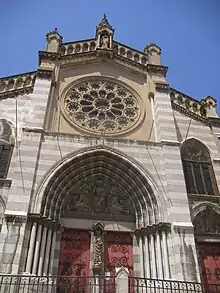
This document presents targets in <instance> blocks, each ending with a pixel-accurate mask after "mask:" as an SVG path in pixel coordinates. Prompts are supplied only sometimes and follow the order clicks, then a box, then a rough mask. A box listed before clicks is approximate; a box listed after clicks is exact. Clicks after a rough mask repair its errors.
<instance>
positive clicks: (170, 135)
mask: <svg viewBox="0 0 220 293" xmlns="http://www.w3.org/2000/svg"><path fill="white" fill-rule="evenodd" d="M38 55H39V68H38V69H37V70H36V71H34V72H28V73H23V74H18V75H14V76H9V77H3V78H0V218H1V226H0V227H1V228H0V229H1V231H0V233H1V234H0V235H1V236H0V259H1V261H0V274H1V276H3V275H7V276H10V275H17V276H26V277H27V278H28V276H35V277H36V278H37V277H42V276H44V277H51V278H54V276H59V277H62V278H63V279H65V278H68V280H73V281H74V280H76V279H77V278H78V279H80V278H81V279H80V280H82V278H85V279H86V278H89V277H92V278H93V280H92V282H94V283H93V284H96V288H99V286H100V284H101V283H100V281H99V280H100V276H103V280H104V281H105V284H107V285H108V282H109V283H111V284H114V285H115V284H116V285H117V286H119V287H117V288H122V289H123V288H125V289H126V288H127V287H126V286H128V287H129V288H130V289H127V291H129V292H131V291H132V292H133V289H132V288H133V287H135V284H134V283H135V282H136V281H137V280H139V281H140V280H142V282H143V284H144V285H142V286H144V287H145V288H148V286H149V288H150V286H151V285H150V284H152V283H147V280H148V281H149V282H150V280H154V285H153V286H154V288H156V287H155V286H156V285H155V284H156V280H157V282H158V280H161V282H162V283H160V284H163V285H161V286H165V285H164V284H165V282H166V284H168V285H169V286H173V285H172V284H182V285H181V286H183V287H184V286H186V287H184V288H187V286H188V285H187V284H190V286H197V287H196V288H197V290H198V291H196V290H195V291H190V292H203V291H202V289H201V288H202V286H203V284H206V285H207V284H208V285H216V284H218V283H220V256H219V255H220V206H219V200H220V197H219V188H220V144H219V137H220V118H219V117H218V115H217V112H216V100H215V99H214V98H213V97H211V96H208V97H205V98H204V99H202V100H201V101H198V100H196V99H194V98H193V97H190V96H187V95H186V94H184V93H182V92H181V91H179V90H176V89H173V88H171V87H170V86H169V83H168V81H167V79H166V74H167V71H168V67H167V66H164V65H162V64H161V49H160V47H159V46H158V45H156V44H149V45H147V46H146V47H145V48H144V50H143V52H141V51H138V50H136V49H133V48H130V47H128V46H126V45H124V44H121V43H119V42H117V41H116V40H115V39H114V29H113V28H112V26H111V25H110V24H109V22H108V20H107V18H106V16H104V18H103V19H102V20H101V22H100V23H99V25H98V26H97V27H96V35H95V37H94V38H91V39H87V40H82V41H74V42H69V43H64V42H63V39H62V36H61V35H60V34H59V32H58V31H57V29H55V30H54V31H52V32H49V33H48V34H47V38H46V48H45V50H44V51H40V52H39V54H38ZM1 276H0V278H2V277H1ZM126 278H127V279H126ZM119 280H121V281H120V282H121V283H120V282H119ZM126 280H127V281H126ZM132 280H133V281H132ZM139 281H138V282H139ZM0 282H1V281H0ZM80 282H81V281H80ZM152 282H153V281H152ZM163 282H164V283H163ZM172 282H174V283H172ZM178 282H179V283H178ZM120 284H122V285H121V286H122V287H120ZM157 284H159V283H157ZM107 285H105V287H103V288H107V287H106V286H107ZM158 286H159V285H158ZM175 286H177V285H175ZM13 288H14V287H13ZM108 288H110V287H108ZM111 288H112V287H111ZM114 288H115V287H114ZM169 288H171V287H169ZM178 288H179V287H178ZM193 288H194V287H193ZM87 289H88V288H87ZM87 289H86V290H87ZM163 289H164V291H163V292H171V291H166V290H165V287H164V288H163ZM13 290H14V289H13ZM71 290H72V291H71ZM71 290H70V291H69V292H75V291H74V289H71ZM106 290H107V289H106ZM178 290H179V291H175V292H189V291H181V289H180V288H179V289H178ZM210 290H211V289H210ZM113 291H114V290H109V293H110V292H113ZM125 291H126V290H125ZM125 291H123V292H125ZM7 292H8V291H7ZM65 292H66V291H65ZM67 292H68V291H67ZM84 292H85V291H84ZM86 292H87V291H86ZM97 292H98V291H97ZM145 292H148V291H145ZM149 292H159V291H149ZM160 292H162V291H160ZM172 292H173V291H172ZM208 292H212V291H208ZM213 292H214V291H213ZM215 292H217V291H215ZM218 292H219V291H218Z"/></svg>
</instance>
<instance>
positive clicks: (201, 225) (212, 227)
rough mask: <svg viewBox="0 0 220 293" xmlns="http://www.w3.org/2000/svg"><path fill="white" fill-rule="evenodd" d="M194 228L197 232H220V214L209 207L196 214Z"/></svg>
mask: <svg viewBox="0 0 220 293" xmlns="http://www.w3.org/2000/svg"><path fill="white" fill-rule="evenodd" d="M194 228H195V233H196V234H220V215H219V214H217V213H216V212H214V211H213V210H212V209H210V208H207V209H206V210H204V211H202V212H201V213H199V214H198V215H197V216H196V218H195V220H194Z"/></svg>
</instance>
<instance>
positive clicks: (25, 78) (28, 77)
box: [0, 71, 37, 99]
mask: <svg viewBox="0 0 220 293" xmlns="http://www.w3.org/2000/svg"><path fill="white" fill-rule="evenodd" d="M36 73H37V72H36V71H33V72H27V73H22V74H17V75H13V76H7V77H2V78H0V99H1V98H3V99H4V98H11V97H16V96H19V95H24V94H29V93H31V92H32V91H33V88H34V82H35V78H36Z"/></svg>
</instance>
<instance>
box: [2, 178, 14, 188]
mask: <svg viewBox="0 0 220 293" xmlns="http://www.w3.org/2000/svg"><path fill="white" fill-rule="evenodd" d="M11 183H12V179H7V178H5V179H4V178H0V187H10V186H11Z"/></svg>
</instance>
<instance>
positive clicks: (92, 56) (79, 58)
mask: <svg viewBox="0 0 220 293" xmlns="http://www.w3.org/2000/svg"><path fill="white" fill-rule="evenodd" d="M94 60H101V61H103V60H106V61H107V60H113V61H115V63H117V64H119V65H122V66H124V67H126V68H129V69H131V70H134V71H138V72H139V73H142V74H146V73H147V69H146V66H144V65H141V64H139V63H137V62H135V61H133V60H130V59H127V58H125V57H122V56H119V55H118V54H115V53H114V52H113V51H112V50H102V49H97V50H96V51H92V52H83V53H78V54H71V55H63V56H61V57H60V60H59V64H60V65H64V64H68V63H71V62H75V63H77V62H86V63H87V62H90V61H94Z"/></svg>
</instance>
